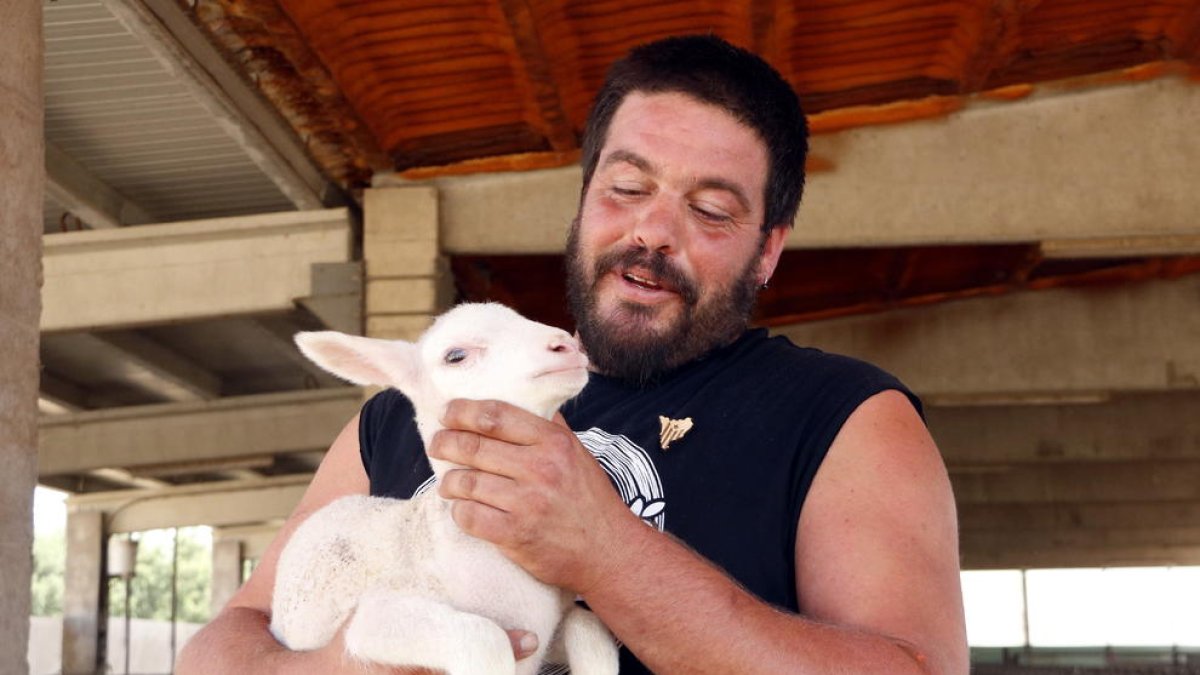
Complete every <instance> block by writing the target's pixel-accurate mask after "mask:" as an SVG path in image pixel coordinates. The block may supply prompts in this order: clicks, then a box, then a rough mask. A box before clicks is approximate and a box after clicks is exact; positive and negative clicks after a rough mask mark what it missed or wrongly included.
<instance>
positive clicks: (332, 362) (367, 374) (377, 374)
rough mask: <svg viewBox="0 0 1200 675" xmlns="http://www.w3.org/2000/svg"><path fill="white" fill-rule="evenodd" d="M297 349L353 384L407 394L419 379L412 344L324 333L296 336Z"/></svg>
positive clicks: (416, 354) (414, 346)
mask: <svg viewBox="0 0 1200 675" xmlns="http://www.w3.org/2000/svg"><path fill="white" fill-rule="evenodd" d="M296 346H297V347H299V348H300V351H301V352H303V353H304V355H305V356H307V357H308V358H309V360H310V361H312V362H313V363H315V364H317V365H318V366H321V367H322V368H324V369H325V370H328V371H329V372H331V373H333V374H334V375H337V376H338V377H340V378H342V379H343V380H346V381H348V382H353V383H354V384H359V385H373V384H374V385H382V386H385V387H396V388H397V389H401V390H404V391H408V390H409V389H410V388H411V387H413V386H415V385H416V383H417V382H418V380H419V377H420V372H421V365H420V361H419V359H418V353H417V347H416V345H414V344H412V343H411V342H404V341H402V340H379V339H376V338H367V337H361V336H358V335H347V334H345V333H338V332H336V331H330V330H326V331H316V332H310V333H297V334H296Z"/></svg>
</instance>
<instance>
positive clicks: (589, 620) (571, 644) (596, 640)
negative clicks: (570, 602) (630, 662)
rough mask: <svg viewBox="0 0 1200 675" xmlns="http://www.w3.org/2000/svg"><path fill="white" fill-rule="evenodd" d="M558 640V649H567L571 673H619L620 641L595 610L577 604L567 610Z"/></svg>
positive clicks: (614, 674)
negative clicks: (618, 654)
mask: <svg viewBox="0 0 1200 675" xmlns="http://www.w3.org/2000/svg"><path fill="white" fill-rule="evenodd" d="M558 641H559V643H560V644H558V645H556V646H557V647H558V650H556V651H560V653H562V652H565V654H564V656H565V659H564V660H565V661H566V663H567V664H568V665H570V666H571V675H616V673H617V670H618V668H619V664H618V660H617V659H618V657H617V643H616V641H615V640H614V639H613V636H612V633H609V632H608V629H607V628H605V627H604V624H603V623H601V622H600V619H599V618H597V617H596V615H595V614H593V613H591V612H589V611H588V610H586V609H584V608H582V607H577V606H576V607H572V608H571V609H569V610H567V613H566V615H565V616H564V617H563V621H562V629H561V631H560V632H559V636H558Z"/></svg>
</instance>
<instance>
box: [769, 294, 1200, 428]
mask: <svg viewBox="0 0 1200 675" xmlns="http://www.w3.org/2000/svg"><path fill="white" fill-rule="evenodd" d="M1197 310H1200V278H1196V277H1184V278H1181V279H1176V280H1172V281H1149V282H1142V283H1136V284H1126V285H1121V286H1115V287H1103V288H1101V287H1092V288H1074V289H1072V288H1062V289H1055V290H1048V291H1033V292H1024V293H1013V294H1008V295H1003V296H999V297H987V298H976V299H971V300H962V301H956V302H947V303H942V304H938V305H932V306H925V307H914V308H910V309H904V310H898V311H892V312H887V313H885V314H873V315H865V316H854V317H847V318H841V319H833V320H829V321H819V322H813V323H806V324H800V325H795V326H788V327H783V328H780V329H778V331H777V332H778V333H781V334H784V335H787V336H788V337H790V338H791V339H792V341H793V342H795V343H796V344H799V345H809V346H814V347H819V348H821V349H824V350H827V351H831V352H838V353H843V354H848V355H850V356H856V357H859V358H863V359H866V360H868V361H871V362H873V363H876V364H878V365H880V366H881V367H883V368H885V369H887V370H889V371H891V372H893V373H895V374H896V375H897V376H899V377H900V378H902V379H903V380H904V381H905V382H906V383H907V384H908V385H909V386H910V387H912V388H913V389H914V390H915V391H916V392H917V393H919V394H921V395H922V396H924V397H927V402H928V403H931V404H946V405H950V404H961V403H1000V402H1004V401H1007V402H1010V403H1011V402H1021V401H1028V400H1037V401H1042V402H1046V401H1054V400H1056V399H1063V400H1068V401H1070V400H1077V399H1078V398H1079V397H1080V395H1084V396H1085V397H1091V398H1094V399H1095V400H1103V398H1104V396H1105V395H1107V394H1108V393H1109V392H1150V391H1166V390H1196V389H1198V388H1200V340H1197V339H1196V336H1197V335H1200V311H1197ZM1164 317H1170V320H1169V321H1166V320H1164Z"/></svg>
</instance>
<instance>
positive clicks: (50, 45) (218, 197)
mask: <svg viewBox="0 0 1200 675" xmlns="http://www.w3.org/2000/svg"><path fill="white" fill-rule="evenodd" d="M43 8H44V11H45V15H44V25H45V41H46V53H45V66H46V70H45V97H46V139H47V140H48V141H49V142H51V143H53V144H55V145H56V146H58V148H60V149H61V150H62V151H63V152H65V153H66V154H67V155H68V156H70V157H71V158H72V159H73V160H75V161H76V162H78V163H79V164H80V165H82V166H83V167H84V168H85V169H87V170H88V171H90V172H91V173H92V174H93V175H94V176H95V177H97V178H98V179H100V180H101V181H103V182H104V183H106V184H108V185H109V186H110V187H112V188H113V189H114V190H116V191H117V192H118V193H120V194H121V195H123V196H124V197H125V198H127V199H129V200H131V201H133V202H134V203H136V204H138V205H140V206H141V207H142V208H144V209H145V210H146V211H147V212H149V213H150V214H151V215H152V216H153V217H154V219H155V220H157V221H159V222H165V221H174V220H189V219H194V218H206V217H214V216H228V215H237V214H244V213H263V212H269V211H286V210H291V209H292V208H293V206H292V204H291V202H289V201H288V200H287V199H286V198H285V197H284V196H283V194H282V193H281V192H280V191H279V189H278V188H277V187H276V186H275V184H274V183H273V182H272V181H271V180H270V179H269V178H268V177H267V176H266V175H265V174H263V172H262V171H261V170H260V169H259V168H258V166H257V165H255V164H254V162H252V161H251V159H250V157H249V156H248V155H247V153H246V152H245V150H243V148H242V147H241V146H240V145H239V144H238V143H237V142H236V141H235V139H234V138H233V137H232V136H230V134H229V133H228V132H226V131H225V130H224V129H223V128H222V127H221V126H220V125H219V124H218V122H217V121H216V120H215V119H214V117H213V116H212V115H211V114H210V113H209V112H208V111H207V109H206V108H205V107H204V105H203V104H202V103H201V102H200V101H198V100H197V99H196V98H195V97H193V96H192V95H191V94H190V93H189V92H188V90H187V89H186V88H185V87H184V86H183V85H182V84H181V83H179V82H177V81H176V80H175V77H174V76H173V75H172V74H171V73H170V72H169V71H168V70H167V68H165V67H164V66H163V64H162V63H160V62H159V61H158V60H157V59H156V58H155V56H154V54H153V53H152V52H151V51H150V50H149V49H147V48H146V47H145V46H144V45H142V44H141V43H140V42H139V40H138V38H137V36H135V35H134V34H133V33H131V32H130V31H129V30H128V29H126V28H125V26H124V25H123V24H122V23H121V22H120V21H118V20H117V19H116V18H115V17H114V16H113V14H112V13H111V12H109V11H108V9H107V8H106V7H105V5H104V3H102V2H98V1H96V0H54V1H53V2H45V3H43ZM62 213H63V207H62V206H61V205H59V204H57V203H55V202H54V201H53V200H51V199H47V201H46V214H45V224H46V225H45V226H46V229H47V231H58V229H59V228H60V221H61V218H62Z"/></svg>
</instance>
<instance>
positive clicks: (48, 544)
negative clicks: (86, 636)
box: [31, 530, 67, 616]
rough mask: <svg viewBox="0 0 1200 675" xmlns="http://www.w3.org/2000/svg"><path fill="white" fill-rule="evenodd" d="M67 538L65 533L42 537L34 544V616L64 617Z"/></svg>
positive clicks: (57, 531)
mask: <svg viewBox="0 0 1200 675" xmlns="http://www.w3.org/2000/svg"><path fill="white" fill-rule="evenodd" d="M66 549H67V537H66V533H65V532H64V531H63V530H55V531H53V532H50V533H45V534H39V535H38V536H37V537H35V538H34V540H33V578H32V581H31V583H32V589H31V590H32V592H33V605H32V613H33V615H34V616H54V615H56V614H62V596H63V569H64V566H65V561H66V557H67V555H66Z"/></svg>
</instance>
